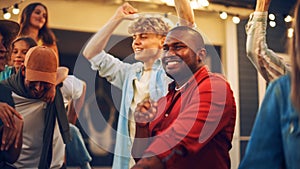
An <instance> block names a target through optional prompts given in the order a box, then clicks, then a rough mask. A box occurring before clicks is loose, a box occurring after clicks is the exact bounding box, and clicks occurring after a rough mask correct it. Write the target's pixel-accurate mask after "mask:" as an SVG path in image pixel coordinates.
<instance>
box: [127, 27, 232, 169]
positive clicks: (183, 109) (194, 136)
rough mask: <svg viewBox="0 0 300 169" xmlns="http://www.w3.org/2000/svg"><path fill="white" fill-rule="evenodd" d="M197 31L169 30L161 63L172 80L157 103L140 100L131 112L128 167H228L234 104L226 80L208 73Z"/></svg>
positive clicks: (223, 168)
mask: <svg viewBox="0 0 300 169" xmlns="http://www.w3.org/2000/svg"><path fill="white" fill-rule="evenodd" d="M204 47H205V46H204V41H203V38H202V36H201V34H200V33H199V32H198V31H196V30H194V29H192V28H190V27H186V26H180V27H176V28H174V29H172V30H171V31H170V32H169V33H168V35H167V37H166V40H165V42H164V45H163V49H164V54H163V58H162V63H163V66H164V69H165V71H166V73H167V74H168V76H170V77H171V78H172V79H174V81H173V82H172V83H171V84H170V85H169V92H168V94H167V96H166V97H163V98H161V99H160V100H159V101H158V102H157V103H155V102H153V101H151V100H144V101H143V102H142V103H140V104H139V105H138V106H137V108H136V111H135V113H134V115H135V120H136V127H137V131H136V138H135V140H134V147H133V150H132V154H133V156H134V157H135V159H136V160H137V161H138V162H137V164H136V165H135V166H134V167H133V168H132V169H141V168H149V169H152V168H153V169H154V168H155V169H160V168H166V169H186V168H189V169H229V168H230V157H229V150H230V149H231V147H232V145H231V141H232V137H233V132H234V126H235V118H236V106H235V100H234V97H233V93H232V90H231V88H230V86H229V84H228V83H227V82H226V80H225V79H224V78H223V77H222V76H221V75H218V74H215V73H211V72H209V70H208V68H207V66H205V64H204V60H205V57H206V50H205V48H204Z"/></svg>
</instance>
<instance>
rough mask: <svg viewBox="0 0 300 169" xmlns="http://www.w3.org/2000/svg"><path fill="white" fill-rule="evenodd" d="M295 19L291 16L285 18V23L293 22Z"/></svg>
mask: <svg viewBox="0 0 300 169" xmlns="http://www.w3.org/2000/svg"><path fill="white" fill-rule="evenodd" d="M292 20H293V18H292V17H291V15H287V16H286V17H284V21H285V22H292Z"/></svg>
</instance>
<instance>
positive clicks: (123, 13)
mask: <svg viewBox="0 0 300 169" xmlns="http://www.w3.org/2000/svg"><path fill="white" fill-rule="evenodd" d="M137 12H138V10H137V9H136V8H134V7H133V6H131V5H130V4H129V3H127V2H126V3H124V4H123V5H122V6H120V7H119V8H118V9H117V11H116V12H115V15H114V18H115V19H135V18H136V17H137V15H132V14H135V13H137Z"/></svg>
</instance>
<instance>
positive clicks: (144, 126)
mask: <svg viewBox="0 0 300 169" xmlns="http://www.w3.org/2000/svg"><path fill="white" fill-rule="evenodd" d="M135 126H136V127H137V128H148V127H149V123H138V122H136V123H135Z"/></svg>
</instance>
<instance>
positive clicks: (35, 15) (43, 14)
mask: <svg viewBox="0 0 300 169" xmlns="http://www.w3.org/2000/svg"><path fill="white" fill-rule="evenodd" d="M46 18H47V11H46V9H45V8H44V7H43V6H41V5H38V6H36V7H35V9H34V10H33V12H32V14H31V16H30V24H31V26H33V27H36V28H38V29H41V28H42V27H43V26H44V25H45V23H46Z"/></svg>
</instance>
